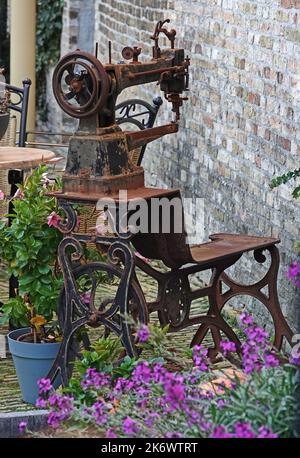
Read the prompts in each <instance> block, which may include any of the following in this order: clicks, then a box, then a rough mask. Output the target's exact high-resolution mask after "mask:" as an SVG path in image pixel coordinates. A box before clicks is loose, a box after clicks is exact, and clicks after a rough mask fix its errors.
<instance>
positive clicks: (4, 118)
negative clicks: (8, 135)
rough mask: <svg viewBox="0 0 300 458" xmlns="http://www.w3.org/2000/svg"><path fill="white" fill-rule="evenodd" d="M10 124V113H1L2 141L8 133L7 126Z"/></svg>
mask: <svg viewBox="0 0 300 458" xmlns="http://www.w3.org/2000/svg"><path fill="white" fill-rule="evenodd" d="M8 122H9V114H8V113H2V114H1V113H0V140H1V139H2V137H3V135H4V134H5V132H6V129H7V126H8Z"/></svg>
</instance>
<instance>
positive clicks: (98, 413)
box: [93, 401, 107, 425]
mask: <svg viewBox="0 0 300 458" xmlns="http://www.w3.org/2000/svg"><path fill="white" fill-rule="evenodd" d="M104 409H105V405H104V403H103V402H102V401H98V402H95V404H94V405H93V417H94V418H95V421H96V423H97V425H103V424H104V423H105V422H106V421H107V415H105V412H104Z"/></svg>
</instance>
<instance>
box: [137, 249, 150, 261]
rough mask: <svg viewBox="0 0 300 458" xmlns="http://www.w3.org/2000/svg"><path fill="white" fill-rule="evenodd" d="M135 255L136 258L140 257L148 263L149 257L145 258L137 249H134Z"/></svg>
mask: <svg viewBox="0 0 300 458" xmlns="http://www.w3.org/2000/svg"><path fill="white" fill-rule="evenodd" d="M134 254H135V256H136V257H137V258H140V259H141V260H142V261H144V262H145V263H146V264H149V263H150V262H151V261H150V259H149V258H145V257H144V256H143V255H141V254H140V253H139V252H138V251H135V253H134Z"/></svg>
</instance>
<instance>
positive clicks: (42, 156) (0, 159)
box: [0, 146, 55, 170]
mask: <svg viewBox="0 0 300 458" xmlns="http://www.w3.org/2000/svg"><path fill="white" fill-rule="evenodd" d="M54 159H55V153H53V152H52V151H48V150H45V149H38V148H19V147H8V146H7V147H6V146H1V147H0V170H7V169H8V170H9V169H21V170H25V169H30V168H32V167H37V166H38V165H40V164H41V163H45V162H50V161H52V160H54Z"/></svg>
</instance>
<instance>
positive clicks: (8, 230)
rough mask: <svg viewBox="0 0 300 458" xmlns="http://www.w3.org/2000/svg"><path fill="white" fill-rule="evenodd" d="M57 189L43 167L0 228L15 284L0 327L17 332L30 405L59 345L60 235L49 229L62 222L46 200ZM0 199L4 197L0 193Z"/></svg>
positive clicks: (18, 363) (14, 339) (14, 338)
mask: <svg viewBox="0 0 300 458" xmlns="http://www.w3.org/2000/svg"><path fill="white" fill-rule="evenodd" d="M59 187H60V184H59V183H57V182H55V181H53V180H52V181H51V180H49V179H48V178H47V176H46V166H44V165H41V166H40V167H38V168H37V169H35V170H34V171H33V173H32V174H31V175H30V176H29V177H28V179H27V180H26V182H25V184H24V185H19V189H18V191H17V193H16V194H15V196H14V197H13V208H14V213H13V214H12V215H10V217H11V219H12V222H11V224H10V226H8V225H7V224H6V222H5V220H3V221H1V223H0V237H1V244H0V259H1V260H2V261H4V262H5V263H6V264H7V270H8V274H9V275H14V276H15V277H16V278H18V283H19V285H18V289H17V290H16V291H15V297H14V298H10V299H9V300H8V302H7V303H6V304H5V305H3V307H2V309H1V311H0V325H1V324H2V325H3V324H5V323H10V325H11V326H13V327H14V328H17V329H15V330H13V331H11V332H10V333H9V335H8V342H9V349H10V352H11V353H12V356H13V360H14V364H15V368H16V373H17V376H18V380H19V384H20V388H21V391H22V395H23V400H24V401H25V402H29V403H33V404H34V403H35V401H36V399H37V398H38V385H37V380H38V379H40V378H43V377H45V376H46V375H47V373H48V371H49V369H50V368H51V366H52V364H53V362H54V359H55V357H56V355H57V352H58V350H59V346H60V340H61V336H60V333H59V330H58V326H57V324H56V322H55V317H56V309H57V299H58V295H59V291H60V288H61V286H62V277H61V274H59V273H58V274H57V269H56V259H57V248H58V244H59V242H60V240H61V237H62V236H61V233H60V232H59V231H58V230H55V229H54V228H53V227H52V226H55V225H57V220H59V218H60V217H59V215H58V214H57V213H56V201H55V199H53V198H50V197H48V196H46V195H45V194H46V192H47V191H49V188H52V189H57V188H59ZM0 196H1V197H2V198H5V196H4V195H3V193H2V192H1V191H0ZM1 197H0V198H1ZM20 327H21V328H20Z"/></svg>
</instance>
